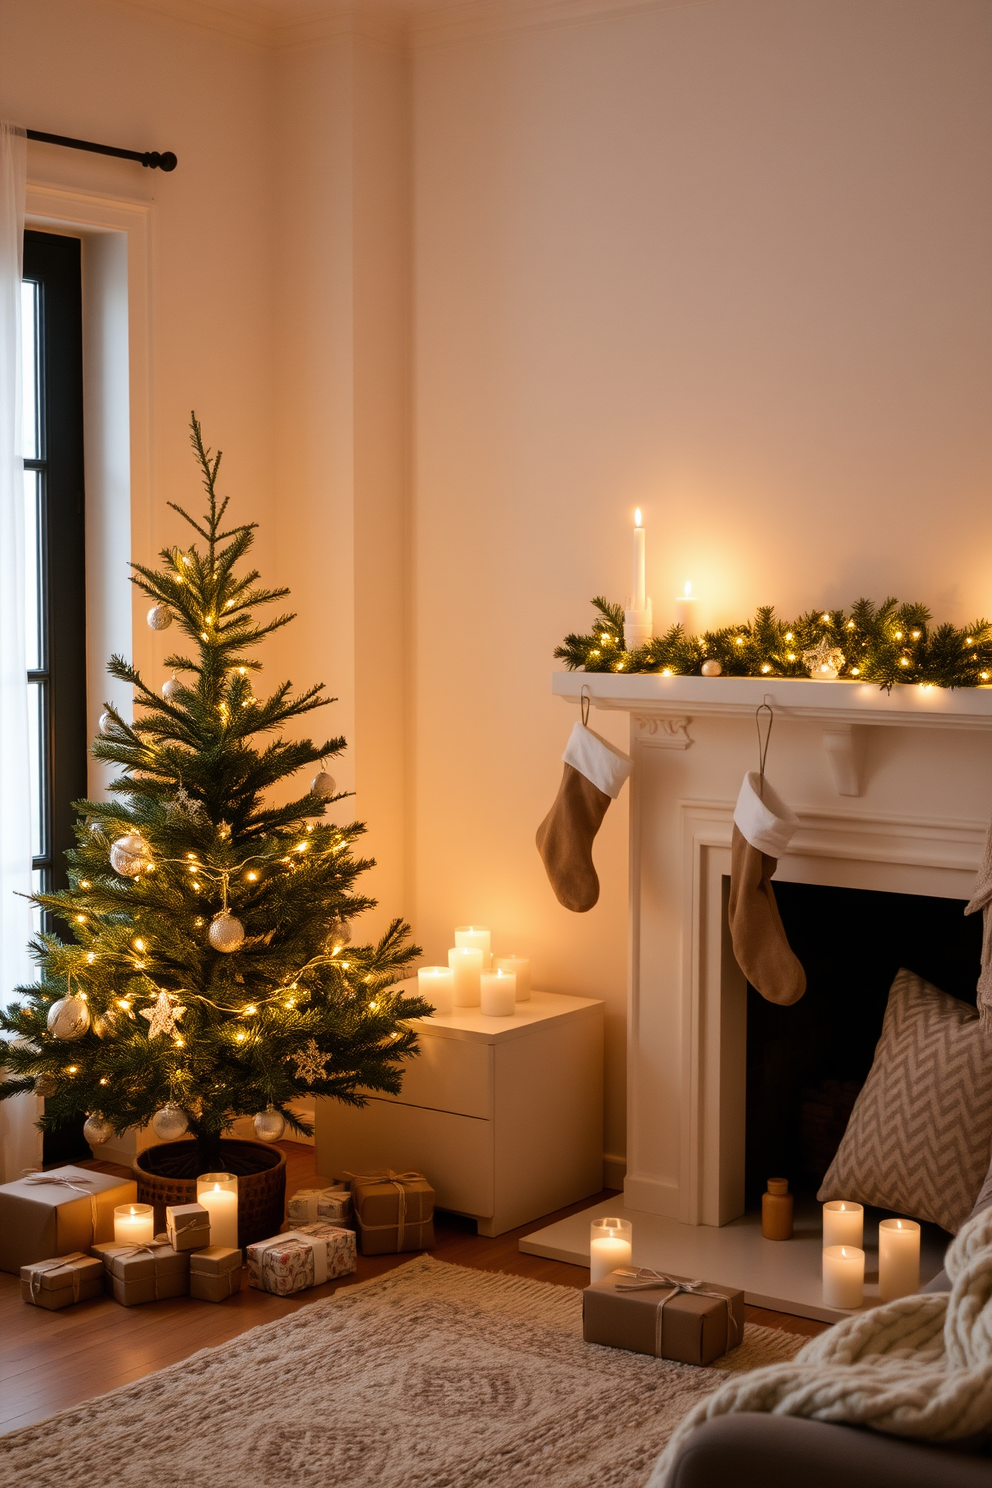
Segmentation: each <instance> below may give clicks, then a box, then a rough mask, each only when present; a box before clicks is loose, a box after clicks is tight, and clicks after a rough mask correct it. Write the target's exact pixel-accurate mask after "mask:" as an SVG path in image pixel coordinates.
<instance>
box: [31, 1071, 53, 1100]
mask: <svg viewBox="0 0 992 1488" xmlns="http://www.w3.org/2000/svg"><path fill="white" fill-rule="evenodd" d="M58 1088H59V1087H58V1085H57V1083H56V1082H55V1080H54V1079H53V1077H52V1076H51V1075H39V1076H38V1078H37V1080H35V1082H34V1093H35V1095H40V1096H41V1098H42V1100H47V1099H48V1097H49V1096H50V1095H54V1094H55V1092H56V1090H58Z"/></svg>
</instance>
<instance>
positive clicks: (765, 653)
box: [554, 595, 992, 691]
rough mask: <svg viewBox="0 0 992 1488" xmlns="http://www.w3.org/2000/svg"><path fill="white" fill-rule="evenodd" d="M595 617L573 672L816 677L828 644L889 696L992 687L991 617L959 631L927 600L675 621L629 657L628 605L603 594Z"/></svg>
mask: <svg viewBox="0 0 992 1488" xmlns="http://www.w3.org/2000/svg"><path fill="white" fill-rule="evenodd" d="M592 604H593V608H594V610H595V611H596V619H595V620H594V622H593V629H592V630H591V631H590V632H589V634H588V635H567V636H566V637H565V639H564V641H563V642H562V644H561V645H560V646H558V647H556V649H555V653H554V654H555V658H556V659H557V660H559V661H564V663H565V665H566V666H567V667H568V669H569V671H578V670H582V671H586V672H635V673H651V672H653V673H660V674H661V675H662V676H682V677H693V676H696V677H698V676H700V675H701V674H702V668H703V663H704V662H706V661H716V662H719V664H720V668H721V671H722V674H723V675H724V676H726V677H800V678H801V677H809V676H811V675H812V674H811V671H810V667H809V665H808V664H807V662H806V661H805V660H804V659H803V658H804V653H807V652H811V651H814V650H815V649H816V648H817V647H818V646H819V645H820V643H821V642H822V641H823V640H824V639H826V641H827V643H828V645H829V646H831V647H836V648H837V649H838V650H839V651H841V652H842V653H843V656H844V661H843V663H842V664H841V666H840V669H839V676H841V677H845V678H849V679H851V680H852V681H859V682H877V683H878V684H879V686H880V687H882V688H884V689H885V690H886V691H889V690H890V689H891V688H892V687H894V686H895V685H896V684H897V683H913V682H915V683H917V684H919V685H923V686H927V687H983V686H985V685H987V684H989V683H992V621H989V620H976V621H975V622H974V624H973V625H969V626H966V627H965V628H964V629H960V630H959V629H958V628H957V627H956V626H954V625H951V624H949V623H947V622H946V621H945V622H944V623H942V624H940V625H935V624H933V622H932V617H931V614H930V611H929V609H928V608H927V607H926V605H923V604H900V603H899V601H898V600H897V599H892V598H889V599H886V600H885V601H884V603H882V604H880V605H875V604H874V603H873V602H872V601H871V600H870V599H859V600H857V602H856V603H855V604H853V605H852V606H851V608H850V609H849V610H830V611H826V610H807V611H806V613H805V614H802V615H800V616H799V617H798V618H797V619H795V620H789V621H786V620H780V619H779V618H778V617H777V615H776V614H775V610H774V608H773V606H771V605H762V606H761V608H760V609H759V610H758V611H757V612H756V614H755V616H754V618H753V620H747V621H745V622H744V623H743V624H741V625H728V626H725V627H724V628H723V629H721V630H707V631H704V632H703V634H702V635H701V636H695V635H688V634H687V633H686V631H685V630H684V629H683V627H682V626H681V625H673V626H672V627H671V629H670V630H668V631H667V632H666V634H665V635H663V636H655V637H653V638H652V639H651V640H650V641H648V642H647V644H646V645H644V646H639V647H638V648H637V649H636V650H634V651H628V650H627V647H626V646H625V644H624V638H623V606H622V605H618V604H610V603H609V601H608V600H606V599H604V598H603V597H602V596H601V595H599V596H597V597H596V598H595V599H594V600H593V602H592Z"/></svg>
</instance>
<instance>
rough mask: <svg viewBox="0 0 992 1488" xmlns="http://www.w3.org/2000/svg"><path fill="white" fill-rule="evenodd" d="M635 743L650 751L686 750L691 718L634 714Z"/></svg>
mask: <svg viewBox="0 0 992 1488" xmlns="http://www.w3.org/2000/svg"><path fill="white" fill-rule="evenodd" d="M633 718H634V725H635V727H636V729H637V742H638V743H639V744H646V745H648V747H649V748H651V749H688V748H689V745H690V744H691V743H692V739H691V738H690V737H689V725H690V723H691V722H692V719H691V718H672V717H671V716H670V715H667V714H663V713H635V714H634V715H633Z"/></svg>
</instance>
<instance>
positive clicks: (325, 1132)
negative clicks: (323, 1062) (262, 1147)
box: [317, 1098, 495, 1215]
mask: <svg viewBox="0 0 992 1488" xmlns="http://www.w3.org/2000/svg"><path fill="white" fill-rule="evenodd" d="M383 1168H392V1169H393V1171H394V1172H397V1173H402V1172H409V1171H416V1172H418V1173H423V1175H424V1177H425V1178H426V1179H427V1181H428V1183H429V1184H430V1185H431V1187H432V1188H433V1190H434V1194H435V1199H436V1202H437V1206H438V1208H439V1209H455V1210H457V1211H459V1212H461V1213H463V1214H479V1215H489V1214H492V1213H493V1212H494V1209H495V1199H494V1189H493V1127H492V1122H491V1121H480V1120H477V1119H476V1118H474V1117H471V1116H454V1115H452V1114H450V1113H449V1112H447V1111H428V1110H421V1109H420V1108H419V1107H417V1106H406V1105H403V1104H402V1103H401V1102H400V1101H396V1100H379V1099H377V1098H376V1099H373V1100H370V1101H369V1103H368V1105H367V1106H365V1107H364V1108H362V1109H360V1110H359V1109H356V1108H355V1107H354V1106H342V1105H339V1104H338V1103H337V1102H336V1101H327V1102H324V1101H321V1102H320V1103H319V1104H318V1107H317V1169H318V1171H319V1172H320V1173H322V1174H323V1175H324V1176H325V1177H328V1178H335V1177H340V1176H341V1175H342V1174H343V1173H346V1172H348V1173H375V1172H378V1171H380V1170H381V1169H383Z"/></svg>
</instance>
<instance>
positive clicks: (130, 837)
mask: <svg viewBox="0 0 992 1488" xmlns="http://www.w3.org/2000/svg"><path fill="white" fill-rule="evenodd" d="M151 858H152V854H151V849H150V848H149V846H148V843H147V842H146V841H145V839H144V837H142V836H141V834H140V833H139V832H128V834H127V836H126V837H118V838H117V839H116V840H115V841H114V842H113V843H112V844H111V848H110V866H111V868H113V869H115V870H116V872H118V873H121V874H123V875H124V877H125V878H137V877H138V876H139V874H141V873H143V872H144V870H145V869H146V868H147V867H148V864H149V863H150V862H151Z"/></svg>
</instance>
